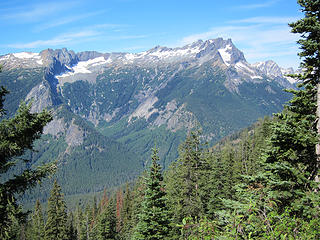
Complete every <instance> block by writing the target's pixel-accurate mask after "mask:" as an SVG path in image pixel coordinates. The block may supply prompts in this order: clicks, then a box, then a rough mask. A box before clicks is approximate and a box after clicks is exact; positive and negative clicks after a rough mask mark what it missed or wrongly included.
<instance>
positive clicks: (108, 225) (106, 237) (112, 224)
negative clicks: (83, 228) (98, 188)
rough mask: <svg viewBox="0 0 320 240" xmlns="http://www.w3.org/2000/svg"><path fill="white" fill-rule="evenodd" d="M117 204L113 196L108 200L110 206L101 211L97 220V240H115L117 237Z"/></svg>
mask: <svg viewBox="0 0 320 240" xmlns="http://www.w3.org/2000/svg"><path fill="white" fill-rule="evenodd" d="M115 208H116V205H115V200H114V199H113V198H111V199H110V201H109V202H108V206H107V207H106V208H105V209H104V210H103V211H102V212H101V213H100V215H99V218H98V222H97V227H96V229H97V240H113V239H115V238H116V234H117V233H116V225H117V219H116V211H115Z"/></svg>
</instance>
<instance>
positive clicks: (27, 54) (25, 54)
mask: <svg viewBox="0 0 320 240" xmlns="http://www.w3.org/2000/svg"><path fill="white" fill-rule="evenodd" d="M12 55H13V56H15V57H16V58H21V59H26V58H27V59H29V58H36V59H40V58H41V56H40V55H39V53H31V52H20V53H13V54H12Z"/></svg>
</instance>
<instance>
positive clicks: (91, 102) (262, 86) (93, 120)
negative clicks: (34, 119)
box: [0, 38, 294, 163]
mask: <svg viewBox="0 0 320 240" xmlns="http://www.w3.org/2000/svg"><path fill="white" fill-rule="evenodd" d="M0 64H2V65H3V66H4V72H3V76H5V77H7V78H8V79H9V80H10V76H11V75H10V74H11V72H15V74H16V75H14V76H20V75H19V71H23V72H25V75H28V74H30V73H34V72H35V71H38V72H39V71H42V74H43V77H42V78H40V77H39V79H41V81H38V82H35V83H34V84H33V83H32V82H30V87H28V91H27V93H26V94H24V95H21V99H25V100H27V101H29V100H31V99H32V101H33V107H32V111H40V110H42V109H44V108H51V109H53V110H56V109H59V108H61V107H62V106H63V107H64V108H66V109H67V111H69V112H70V114H74V115H75V116H78V117H79V118H81V119H83V120H85V121H88V122H90V124H92V127H93V128H95V131H98V132H100V133H103V135H105V136H108V137H110V138H112V139H113V140H115V141H118V142H121V143H124V144H126V145H127V146H128V147H129V149H130V150H132V151H136V152H137V154H142V153H143V154H145V155H143V154H142V156H143V157H148V155H147V154H148V148H150V144H151V145H153V144H154V142H156V141H159V140H160V142H161V144H162V145H161V144H159V148H161V147H162V148H163V149H164V150H163V151H162V156H161V157H163V158H164V162H167V163H169V162H170V161H172V160H173V159H174V157H175V156H176V154H171V152H170V151H173V149H175V147H174V146H177V145H178V143H179V142H180V141H181V140H182V138H183V136H184V134H185V133H186V131H189V130H191V129H192V128H194V127H199V126H201V127H202V128H203V132H204V134H205V138H206V139H207V140H209V141H211V142H214V141H217V140H219V139H220V138H222V137H224V136H226V135H227V134H229V133H231V132H233V131H236V130H238V129H239V128H242V127H245V126H247V125H249V124H250V123H252V122H254V121H255V120H257V119H258V118H259V117H263V116H264V115H269V114H272V113H274V112H277V111H279V110H281V109H282V104H283V103H285V102H286V101H287V100H288V94H287V93H284V92H282V89H283V88H294V85H293V83H294V81H293V79H291V78H289V77H287V76H286V74H288V73H293V72H294V71H293V69H283V68H281V67H279V66H278V65H277V64H276V63H275V62H273V61H267V62H261V63H256V64H250V63H248V62H247V61H246V59H245V56H244V54H243V53H242V52H241V51H240V50H239V49H237V48H236V47H235V45H234V44H233V43H232V41H231V39H228V40H224V39H222V38H217V39H211V40H207V41H202V40H199V41H197V42H194V43H191V44H188V45H186V46H183V47H178V48H168V47H162V46H156V47H154V48H152V49H150V50H148V51H145V52H140V53H99V52H94V51H86V52H80V53H75V52H73V51H71V50H67V49H65V48H63V49H57V50H52V49H46V50H43V51H41V52H40V53H15V54H7V55H4V56H0ZM5 74H7V75H5ZM12 76H13V75H12ZM12 76H11V77H12ZM21 81H23V80H21ZM8 82H9V83H10V84H11V83H12V86H15V85H14V84H15V83H14V80H12V81H11V82H10V81H8ZM28 86H29V85H28ZM72 119H75V118H74V117H72V118H70V119H68V120H65V119H64V118H63V120H62V118H58V117H56V118H55V120H54V121H53V122H52V123H50V124H49V125H48V127H47V128H46V133H47V134H49V135H52V136H55V137H57V136H60V135H61V136H62V135H63V136H64V142H65V144H66V145H68V146H70V147H74V148H76V147H79V146H82V145H83V144H84V142H85V141H86V140H85V139H86V137H88V135H86V131H84V130H83V129H82V128H81V127H79V126H78V125H77V124H76V123H75V122H74V121H73V120H72ZM158 135H161V136H162V138H161V139H159V138H158V137H157V136H158ZM178 136H179V137H178ZM162 139H165V140H162ZM151 147H152V146H151Z"/></svg>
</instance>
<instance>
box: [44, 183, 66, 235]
mask: <svg viewBox="0 0 320 240" xmlns="http://www.w3.org/2000/svg"><path fill="white" fill-rule="evenodd" d="M67 232H68V231H67V212H66V204H65V201H64V196H63V193H62V192H61V187H60V186H59V185H58V183H57V181H56V180H55V181H54V184H53V188H52V190H51V193H50V197H49V200H48V219H47V223H46V226H45V239H46V240H67V239H68V235H67Z"/></svg>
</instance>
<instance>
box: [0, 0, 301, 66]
mask: <svg viewBox="0 0 320 240" xmlns="http://www.w3.org/2000/svg"><path fill="white" fill-rule="evenodd" d="M302 16H303V15H302V13H301V12H300V11H299V6H298V5H297V3H296V0H225V1H223V0H71V1H67V0H63V1H61V0H51V1H44V0H41V1H40V0H28V1H26V0H2V1H1V3H0V19H1V20H0V25H1V30H2V33H3V35H2V38H1V40H0V54H1V55H3V54H6V53H11V52H22V51H30V52H39V51H41V50H43V49H46V48H53V49H56V48H62V47H66V48H68V49H71V50H74V51H75V52H80V51H86V50H95V51H99V52H141V51H144V50H147V49H150V48H152V47H154V46H156V45H161V46H167V47H177V46H183V45H185V44H188V43H191V42H193V41H196V40H198V39H203V40H206V39H210V38H217V37H223V38H225V39H227V38H231V39H232V41H233V42H234V44H235V45H236V46H237V47H238V48H239V49H240V50H241V51H243V52H244V54H245V57H246V59H247V60H248V61H249V62H250V63H254V62H257V61H265V60H268V59H272V60H274V61H276V62H277V63H278V64H279V65H280V66H283V67H290V66H292V67H294V68H297V67H298V65H299V62H300V60H299V58H298V57H297V51H298V49H299V48H298V46H297V44H296V41H297V40H298V38H299V36H297V35H295V34H292V33H290V28H289V27H288V25H287V23H288V22H292V21H295V20H297V19H299V18H301V17H302Z"/></svg>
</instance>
